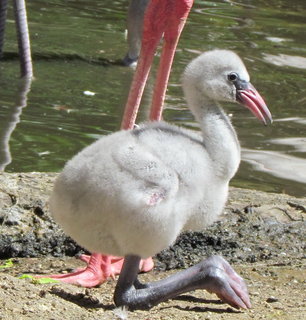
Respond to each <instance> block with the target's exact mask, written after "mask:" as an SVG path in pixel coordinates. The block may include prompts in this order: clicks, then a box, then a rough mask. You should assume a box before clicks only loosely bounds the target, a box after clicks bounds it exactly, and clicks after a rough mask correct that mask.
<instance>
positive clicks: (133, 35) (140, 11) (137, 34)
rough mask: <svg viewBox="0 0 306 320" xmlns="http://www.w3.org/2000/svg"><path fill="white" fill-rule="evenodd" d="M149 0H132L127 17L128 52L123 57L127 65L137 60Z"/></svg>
mask: <svg viewBox="0 0 306 320" xmlns="http://www.w3.org/2000/svg"><path fill="white" fill-rule="evenodd" d="M148 2H149V0H130V4H129V9H128V18H127V28H128V46H129V49H128V53H127V54H126V56H125V57H124V59H123V63H124V64H125V65H126V66H130V65H133V64H135V63H136V62H137V60H138V56H139V53H140V48H141V38H142V26H143V17H144V12H145V10H146V7H147V4H148Z"/></svg>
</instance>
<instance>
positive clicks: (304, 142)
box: [269, 137, 306, 152]
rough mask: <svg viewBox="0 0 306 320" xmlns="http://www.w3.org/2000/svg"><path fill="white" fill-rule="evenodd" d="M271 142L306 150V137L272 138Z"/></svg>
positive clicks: (302, 150)
mask: <svg viewBox="0 0 306 320" xmlns="http://www.w3.org/2000/svg"><path fill="white" fill-rule="evenodd" d="M269 142H271V143H275V144H281V145H286V146H290V147H292V148H294V150H295V151H297V152H306V137H296V138H280V139H270V140H269Z"/></svg>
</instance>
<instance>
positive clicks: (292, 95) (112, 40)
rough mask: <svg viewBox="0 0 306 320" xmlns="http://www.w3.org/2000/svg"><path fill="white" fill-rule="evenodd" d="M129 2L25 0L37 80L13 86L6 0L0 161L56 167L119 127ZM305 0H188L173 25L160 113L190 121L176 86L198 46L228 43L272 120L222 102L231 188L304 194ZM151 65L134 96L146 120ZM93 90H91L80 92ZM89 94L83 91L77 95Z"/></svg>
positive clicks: (5, 165)
mask: <svg viewBox="0 0 306 320" xmlns="http://www.w3.org/2000/svg"><path fill="white" fill-rule="evenodd" d="M127 5H128V3H127V1H119V0H118V1H105V0H104V1H89V0H86V1H85V0H48V1H46V0H41V1H39V0H36V1H27V7H28V19H29V28H30V35H31V43H32V53H33V60H34V74H35V81H33V82H32V84H31V88H23V90H25V89H28V94H27V100H26V97H25V93H24V92H23V95H22V93H21V90H20V88H21V86H22V83H20V81H19V62H18V58H17V57H16V55H14V53H16V52H17V42H16V35H15V25H14V19H13V12H12V8H11V7H10V8H9V14H8V21H7V25H6V39H5V41H6V42H5V47H4V51H5V59H3V60H2V61H1V62H0V167H1V168H2V169H4V170H5V171H8V172H21V171H23V172H25V171H59V170H61V168H62V167H63V165H64V163H65V162H66V161H67V160H68V159H69V158H71V157H72V156H73V155H74V154H75V153H76V152H78V151H79V150H80V149H82V148H83V147H84V146H86V145H88V144H90V143H91V142H93V141H94V140H96V139H97V138H98V137H100V136H101V135H104V134H108V133H110V132H113V131H116V130H118V128H119V124H120V121H121V117H122V112H123V106H124V103H125V100H126V97H127V93H128V90H129V84H130V81H131V78H132V75H133V72H134V71H133V70H132V69H130V68H125V67H123V66H120V64H119V63H118V61H120V59H122V58H123V56H124V55H125V53H126V48H127V45H126V42H125V25H126V23H125V20H126V11H127ZM305 31H306V2H305V0H290V1H289V0H269V1H266V0H260V1H259V0H248V1H246V0H239V1H236V2H234V1H229V0H227V1H222V0H218V1H197V0H196V1H195V5H194V7H193V9H192V12H191V14H190V17H189V20H188V23H187V25H186V27H185V29H184V32H183V34H182V37H181V40H180V43H179V47H178V49H177V54H176V57H175V62H174V67H173V71H172V74H171V79H170V84H169V89H168V92H167V98H166V103H165V111H164V119H165V120H167V121H169V122H172V123H176V124H178V125H183V126H186V127H191V128H195V129H197V127H196V125H195V122H194V120H193V118H192V116H191V115H190V112H189V111H188V110H187V108H186V104H185V102H184V99H183V94H182V91H181V87H180V74H181V72H182V71H183V69H184V67H185V65H186V64H187V63H188V62H189V61H190V60H191V59H192V58H194V57H195V56H196V55H198V54H199V53H200V52H202V51H205V50H208V49H212V48H227V49H232V50H234V51H236V52H237V53H238V54H239V55H240V56H241V57H243V59H244V61H245V63H246V65H247V67H248V70H249V72H250V74H251V78H252V83H253V84H254V85H255V87H256V88H257V89H258V91H259V92H260V93H261V94H262V96H264V97H265V100H266V102H267V104H268V106H269V108H270V110H271V112H272V114H273V117H274V123H273V125H271V126H267V127H265V126H263V125H262V124H261V123H260V122H259V121H258V120H257V119H255V118H254V117H253V116H252V115H251V113H250V112H249V111H247V110H245V109H244V108H240V107H239V106H237V105H229V106H227V107H226V110H227V112H228V113H231V114H233V123H234V125H235V127H236V129H237V132H238V135H239V139H240V141H241V145H242V148H243V149H242V158H243V161H242V163H241V166H240V169H239V172H238V173H237V175H236V177H235V178H234V179H233V181H232V185H234V186H238V187H246V188H255V189H259V190H264V191H269V192H285V193H289V194H292V195H296V196H304V195H305V194H306V160H305V158H306V130H305V128H306V97H305V93H306V32H305ZM154 73H155V69H154V68H153V71H152V75H151V78H150V79H149V83H148V86H147V89H146V91H145V96H144V99H143V102H142V111H141V113H140V116H139V121H141V120H143V119H146V116H147V109H148V106H149V102H150V96H151V92H152V86H153V79H154ZM87 91H89V93H90V92H93V93H95V94H94V95H91V94H88V92H87ZM86 93H87V94H86Z"/></svg>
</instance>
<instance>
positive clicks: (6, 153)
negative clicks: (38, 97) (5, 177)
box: [0, 77, 32, 171]
mask: <svg viewBox="0 0 306 320" xmlns="http://www.w3.org/2000/svg"><path fill="white" fill-rule="evenodd" d="M31 82H32V80H31V79H30V78H27V77H25V78H24V79H20V83H19V86H18V92H17V94H16V96H17V101H16V105H15V107H14V108H12V109H11V110H10V113H9V114H8V117H7V122H5V124H4V125H3V126H2V128H1V129H0V170H1V171H3V170H4V169H5V167H6V166H7V165H8V164H10V163H11V162H12V156H11V152H10V145H9V141H10V137H11V135H12V133H13V131H14V130H15V128H16V126H17V123H19V122H20V115H21V113H22V109H23V108H24V107H26V106H27V96H28V93H29V92H30V89H31Z"/></svg>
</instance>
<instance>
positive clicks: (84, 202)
mask: <svg viewBox="0 0 306 320" xmlns="http://www.w3.org/2000/svg"><path fill="white" fill-rule="evenodd" d="M183 89H184V93H185V97H186V100H187V103H188V106H189V108H190V110H191V112H192V113H193V115H194V116H195V119H196V120H197V121H198V122H199V124H200V127H201V130H202V134H201V135H199V134H198V133H195V132H193V131H190V130H186V129H184V128H180V127H177V126H174V125H171V124H168V123H165V122H151V123H145V124H142V125H141V126H140V127H139V128H137V129H134V130H121V131H119V132H116V133H113V134H111V135H108V136H105V137H102V138H101V139H100V140H98V141H96V142H95V143H93V144H92V145H90V146H88V147H87V148H85V149H84V150H83V151H81V152H80V153H79V154H77V155H76V156H75V157H74V158H73V159H72V160H70V161H69V162H68V163H67V164H66V166H65V168H64V170H63V172H62V173H61V174H60V176H59V177H58V179H57V181H56V183H55V187H54V190H53V193H52V196H51V199H50V209H51V212H52V214H53V216H54V218H55V220H56V221H57V222H58V223H59V224H60V225H61V226H62V227H63V229H64V231H65V232H66V233H67V234H68V235H70V236H71V237H72V238H74V239H75V240H76V241H77V242H78V243H79V244H81V245H82V246H84V247H85V248H87V249H88V250H90V251H92V252H100V253H103V254H110V255H116V256H124V257H125V260H124V263H123V267H122V271H121V273H120V276H119V279H118V283H117V286H116V289H115V294H114V300H115V303H116V305H117V306H127V307H129V308H130V309H146V308H150V307H152V306H154V305H156V304H158V303H160V302H161V301H165V300H167V299H169V298H173V297H175V296H177V295H179V294H181V293H184V292H188V291H191V290H195V289H206V290H208V291H209V292H214V293H216V294H217V295H218V297H219V298H220V299H221V300H223V301H224V302H226V303H228V304H230V305H231V306H233V307H235V308H250V307H251V304H250V300H249V296H248V292H247V288H246V285H245V283H244V281H243V279H242V278H241V277H240V276H239V275H238V274H237V273H236V272H235V271H234V270H233V269H232V268H231V266H230V265H229V264H228V263H227V262H226V261H225V260H224V259H223V258H221V257H220V256H213V257H210V258H208V259H206V260H203V261H202V262H200V263H199V264H197V265H195V266H193V267H191V268H189V269H187V270H184V271H181V272H179V273H177V274H174V275H172V276H170V277H168V278H166V279H164V280H160V281H157V282H152V283H147V284H141V283H140V282H139V281H138V278H137V277H138V270H139V262H140V260H141V258H144V259H145V258H147V257H150V256H152V255H155V254H156V253H158V252H159V251H161V250H163V249H165V248H167V247H168V246H169V245H171V244H172V243H173V242H174V241H175V239H176V238H177V236H178V235H179V234H180V233H181V232H182V231H184V230H203V228H205V227H206V226H208V225H210V224H211V223H213V222H214V221H215V220H216V219H217V218H218V216H219V215H220V213H221V212H222V210H223V207H224V204H225V202H226V199H227V195H228V185H229V181H230V179H231V178H232V177H233V176H234V174H235V172H236V171H237V169H238V166H239V162H240V145H239V142H238V139H237V136H236V133H235V130H234V128H233V126H232V125H231V122H230V120H229V118H228V117H227V115H226V114H225V113H224V111H223V110H222V109H221V108H220V107H219V106H218V104H217V101H225V102H227V101H228V102H238V103H240V104H242V105H244V106H245V107H247V108H248V109H250V111H251V112H252V113H253V114H254V115H255V116H256V117H257V118H259V119H260V120H261V121H262V122H264V123H265V124H266V123H267V122H271V121H272V117H271V114H270V112H269V110H268V108H267V106H266V104H265V102H264V100H263V99H262V98H261V96H260V95H259V93H258V92H257V91H256V90H255V88H254V87H253V86H252V85H251V84H250V82H249V75H248V73H247V70H246V68H245V66H244V64H243V62H242V61H241V60H240V58H239V57H238V56H237V55H236V54H235V53H233V52H231V51H227V50H214V51H209V52H206V53H203V54H202V55H200V56H199V57H198V58H196V59H194V60H193V61H192V62H191V63H190V64H189V65H188V66H187V68H186V70H185V72H184V75H183Z"/></svg>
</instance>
